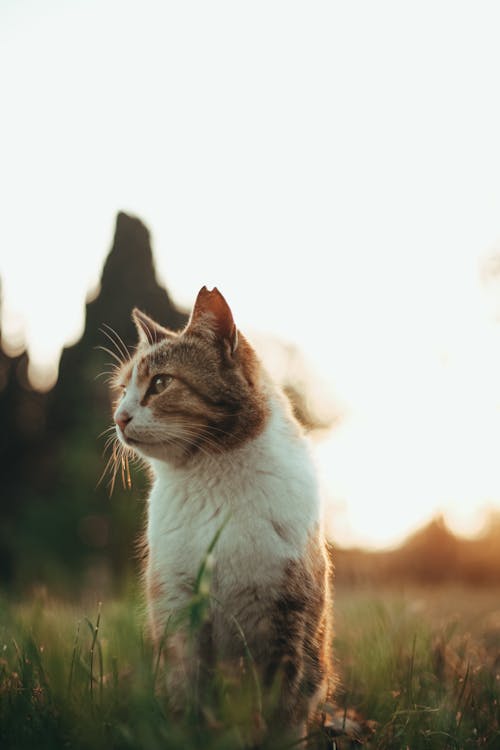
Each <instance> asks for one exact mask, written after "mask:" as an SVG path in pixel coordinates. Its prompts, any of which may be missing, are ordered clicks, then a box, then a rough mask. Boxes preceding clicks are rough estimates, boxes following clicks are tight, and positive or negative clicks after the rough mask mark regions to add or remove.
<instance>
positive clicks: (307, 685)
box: [114, 287, 333, 737]
mask: <svg viewBox="0 0 500 750" xmlns="http://www.w3.org/2000/svg"><path fill="white" fill-rule="evenodd" d="M133 319H134V322H135V324H136V328H137V331H138V336H139V343H138V346H137V350H136V352H135V354H134V356H133V357H132V358H131V360H130V361H129V362H127V363H125V364H124V365H123V366H122V368H121V369H120V371H119V372H118V375H117V378H116V385H117V387H118V388H121V389H122V395H121V398H120V400H119V402H118V404H117V406H116V411H115V413H114V421H115V422H116V431H117V434H118V437H119V439H120V441H121V442H122V444H123V445H124V446H126V447H127V448H129V449H132V450H133V451H134V452H135V453H136V454H138V455H139V456H140V457H142V458H143V459H145V460H146V462H147V463H148V464H149V465H150V467H151V469H152V473H153V483H152V488H151V492H150V496H149V502H148V519H147V530H146V545H147V564H146V570H145V582H146V598H147V609H148V617H149V623H150V628H151V635H152V637H153V640H154V641H155V642H156V643H157V644H158V643H159V642H160V641H161V639H162V637H163V635H164V633H165V632H167V631H168V629H169V622H170V618H172V617H173V616H174V617H175V616H176V615H178V614H179V613H181V612H182V611H185V610H186V608H187V607H189V603H190V601H192V597H193V591H194V589H195V585H196V581H197V579H198V580H199V573H200V569H202V568H203V566H204V564H205V563H206V562H207V550H208V549H209V547H213V552H212V555H211V556H210V558H209V562H210V566H209V567H210V568H211V571H210V573H211V575H210V607H209V612H208V614H207V615H206V617H205V620H204V624H203V627H202V628H200V631H199V633H198V635H197V641H196V648H195V651H194V653H193V650H192V649H190V648H189V643H188V640H189V639H188V635H187V631H186V628H184V629H183V628H182V627H180V628H179V629H177V630H175V632H174V633H173V635H172V636H171V637H169V638H168V648H167V661H168V670H167V679H168V682H169V692H170V695H171V697H172V700H173V703H174V704H176V705H177V704H179V706H182V703H183V702H186V701H188V700H189V696H192V695H193V692H194V690H195V682H196V680H197V679H199V674H200V664H202V665H204V668H205V667H206V668H207V669H209V668H210V666H211V665H213V664H214V662H217V663H222V664H225V665H227V664H233V665H240V664H241V663H242V660H243V658H244V657H245V654H247V655H248V653H250V654H251V657H252V660H253V664H254V665H255V667H256V669H257V672H258V678H259V680H260V682H261V684H262V686H263V688H264V689H265V688H269V689H271V687H272V686H273V685H276V684H278V685H279V689H278V693H279V698H278V705H277V708H276V709H275V715H273V717H271V721H272V722H277V723H278V724H279V725H280V726H283V727H288V728H291V729H292V731H293V732H294V736H296V737H300V736H303V735H304V734H305V733H306V726H307V724H308V722H309V721H310V720H311V719H313V718H314V716H315V714H316V713H317V711H318V707H319V706H320V705H321V704H322V702H323V701H325V700H326V698H327V696H329V695H330V691H331V688H332V685H333V670H332V661H331V647H332V601H331V566H330V562H329V556H328V554H327V548H326V542H325V538H324V532H323V521H322V505H321V500H320V493H319V490H318V483H317V478H316V474H315V467H314V463H313V460H312V458H311V455H310V452H309V447H308V443H307V442H306V439H305V438H304V435H303V431H302V428H301V427H300V425H299V424H298V422H297V421H296V419H295V418H294V416H293V415H292V411H291V407H290V404H289V402H288V400H287V399H286V397H285V396H284V394H283V393H282V392H281V390H280V389H279V388H278V387H277V386H276V385H275V383H274V382H273V380H272V379H271V377H270V376H269V375H268V374H267V372H266V371H265V369H264V367H263V366H262V364H261V362H260V361H259V358H258V356H257V354H256V353H255V351H254V349H253V348H252V346H251V345H250V343H249V342H248V341H247V339H246V338H245V337H244V336H243V335H242V334H241V333H240V332H239V330H238V329H237V328H236V325H235V323H234V320H233V315H232V313H231V310H230V308H229V306H228V304H227V302H226V300H225V299H224V297H223V296H222V294H221V293H220V292H219V291H218V290H217V289H216V288H214V289H213V290H212V291H209V290H208V289H207V288H206V287H203V288H202V289H201V290H200V292H199V294H198V296H197V299H196V302H195V305H194V308H193V311H192V314H191V317H190V319H189V322H188V324H187V326H186V328H185V329H184V330H183V331H181V332H179V333H174V332H172V331H170V330H167V329H166V328H164V327H163V326H161V325H160V324H158V323H157V322H155V321H153V320H152V319H151V318H149V317H148V316H147V315H146V314H145V313H143V312H141V311H140V310H138V309H137V308H136V309H134V311H133ZM207 665H208V666H207Z"/></svg>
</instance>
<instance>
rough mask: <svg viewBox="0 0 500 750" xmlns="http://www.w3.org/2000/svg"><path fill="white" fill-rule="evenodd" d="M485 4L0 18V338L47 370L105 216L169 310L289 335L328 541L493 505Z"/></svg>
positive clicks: (452, 517)
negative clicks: (316, 417)
mask: <svg viewBox="0 0 500 750" xmlns="http://www.w3.org/2000/svg"><path fill="white" fill-rule="evenodd" d="M499 20H500V9H498V5H497V3H492V2H491V3H489V2H483V3H481V4H478V3H473V2H449V3H448V2H440V1H439V0H437V1H436V0H434V1H433V2H420V3H418V4H416V3H414V4H409V3H400V2H391V3H389V2H383V1H382V2H377V3H372V2H357V3H341V2H327V3H326V2H325V3H322V2H314V3H310V2H308V3H306V2H301V3H297V2H293V0H292V1H290V0H287V2H269V1H266V2H259V1H258V0H257V1H255V2H253V3H237V2H234V1H233V2H211V3H203V2H189V3H173V2H168V1H167V2H148V1H147V0H146V1H145V2H141V3H131V2H126V1H123V0H122V1H121V2H114V1H107V0H101V1H100V2H96V1H95V0H85V2H83V1H81V2H80V1H79V0H72V1H71V2H68V1H66V2H62V1H60V2H58V1H56V0H46V1H45V2H44V3H43V4H42V3H37V2H35V1H32V2H29V1H28V0H3V2H2V4H1V5H0V71H2V72H1V73H0V93H1V101H2V117H1V118H0V164H1V168H0V206H1V209H0V210H1V221H0V279H1V283H2V303H3V305H2V307H3V309H2V330H3V339H4V342H5V345H6V346H8V347H10V349H11V350H12V351H13V350H14V349H15V348H16V346H20V345H21V343H22V342H23V341H24V342H25V343H26V345H27V346H28V348H29V351H30V355H31V358H32V365H33V375H34V376H35V377H38V378H39V381H40V382H41V380H43V379H44V378H45V379H46V380H47V382H48V381H49V380H50V378H53V377H54V375H55V371H56V370H55V368H56V366H57V360H58V357H59V353H60V350H61V347H62V346H63V345H65V344H67V343H70V342H73V341H75V340H76V339H77V338H78V336H79V335H80V334H81V331H82V326H83V312H84V301H85V298H86V295H87V294H89V292H91V291H92V290H93V289H95V287H96V284H97V283H98V279H99V275H100V271H101V268H102V263H103V261H104V258H105V256H106V254H107V252H108V251H109V248H110V245H111V241H112V236H113V228H114V222H115V218H116V213H117V212H118V211H119V210H124V211H127V212H130V213H132V214H134V215H136V216H139V217H140V218H141V219H142V220H143V221H144V222H145V223H146V224H147V225H148V227H149V228H150V230H151V232H152V238H153V244H154V251H155V256H156V261H157V268H158V274H159V277H160V278H161V280H162V281H163V282H164V283H166V285H167V286H168V289H169V291H170V292H171V294H172V296H173V297H174V299H175V300H176V302H178V303H179V304H181V305H184V306H186V307H187V306H189V305H191V304H192V302H193V301H194V298H195V296H196V293H197V291H198V289H199V288H200V287H201V286H202V285H204V284H207V285H208V286H213V285H216V286H218V288H219V289H221V291H222V292H223V293H224V294H225V296H226V298H227V299H228V301H229V302H230V304H231V307H232V309H233V312H234V315H235V318H236V320H237V322H238V324H239V327H240V328H241V329H242V330H246V329H248V330H250V329H256V330H260V331H264V332H269V333H272V334H276V335H279V336H281V337H283V338H285V339H287V340H290V341H293V342H294V343H296V344H297V345H298V346H299V347H300V348H301V349H302V350H303V351H304V352H305V354H306V356H307V357H308V358H309V360H310V362H311V363H312V364H313V366H314V367H315V368H316V369H317V371H318V372H319V373H320V374H321V376H323V377H324V378H325V379H326V380H327V381H328V382H329V383H330V385H331V387H332V389H333V391H334V393H335V396H336V398H337V399H338V402H339V404H340V405H341V406H342V410H343V413H344V419H343V420H342V422H341V423H340V425H339V426H338V427H337V429H336V430H335V431H334V432H332V434H331V435H330V436H328V437H327V438H326V439H325V440H324V441H323V442H322V443H321V444H319V445H318V446H317V455H318V464H319V470H320V473H321V475H322V477H323V481H324V486H325V494H326V496H327V498H328V508H329V528H330V529H331V533H332V535H333V537H334V538H335V539H337V540H338V541H339V542H340V543H345V544H363V545H367V546H372V547H380V546H390V545H393V544H396V543H398V542H399V541H401V540H402V539H403V538H404V536H405V535H406V534H407V533H408V532H410V531H411V530H413V529H414V528H415V527H416V526H418V525H420V524H422V523H425V522H426V521H428V520H430V518H432V517H433V515H435V514H436V513H441V512H442V513H444V514H445V517H446V519H447V521H448V522H449V524H450V525H451V527H452V528H453V529H454V530H455V531H457V532H460V533H464V534H472V533H475V532H477V531H478V530H479V529H480V528H481V524H482V523H483V521H484V514H485V513H486V511H487V509H488V508H490V507H499V508H500V476H499V471H498V464H499V462H498V455H499V448H500V385H499V384H500V348H499V333H500V325H499V323H498V315H499V312H500V288H499V285H498V284H495V283H493V282H488V283H487V282H486V281H485V275H484V268H485V265H486V264H487V262H488V258H490V257H491V255H492V254H494V253H495V252H499V251H500V138H499V135H498V134H499V133H500V99H499V97H498V79H499V73H500V46H499V45H498V39H497V29H498V21H499Z"/></svg>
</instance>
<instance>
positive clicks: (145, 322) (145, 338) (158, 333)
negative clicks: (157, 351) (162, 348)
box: [132, 307, 175, 345]
mask: <svg viewBox="0 0 500 750" xmlns="http://www.w3.org/2000/svg"><path fill="white" fill-rule="evenodd" d="M132 320H133V321H134V323H135V327H136V328H137V333H138V334H139V343H144V344H150V345H151V344H157V343H158V342H159V341H163V340H164V339H171V338H174V337H175V334H174V333H172V331H169V330H168V328H163V326H161V325H160V324H159V323H156V321H154V320H153V319H152V318H150V317H149V315H146V313H143V312H142V311H141V310H139V309H138V308H137V307H134V309H133V310H132Z"/></svg>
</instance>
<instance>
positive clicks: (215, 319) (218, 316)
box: [188, 286, 238, 354]
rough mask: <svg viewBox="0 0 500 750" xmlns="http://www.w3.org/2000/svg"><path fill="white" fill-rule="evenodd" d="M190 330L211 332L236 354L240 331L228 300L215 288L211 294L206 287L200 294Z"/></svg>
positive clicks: (189, 326) (192, 314) (191, 319)
mask: <svg viewBox="0 0 500 750" xmlns="http://www.w3.org/2000/svg"><path fill="white" fill-rule="evenodd" d="M188 328H191V329H197V328H198V329H201V330H205V331H206V330H209V331H210V332H211V333H212V334H213V335H215V337H216V338H217V339H220V340H222V341H224V342H227V343H228V345H229V351H230V353H231V354H234V352H235V351H236V349H237V347H238V330H237V328H236V326H235V323H234V320H233V314H232V312H231V309H230V307H229V305H228V304H227V302H226V300H225V299H224V297H223V296H222V294H221V293H220V292H219V290H218V289H217V287H214V288H213V289H212V291H211V292H209V291H208V289H207V287H206V286H204V287H203V288H202V289H200V291H199V292H198V296H197V298H196V302H195V303H194V308H193V312H192V313H191V318H190V321H189V324H188Z"/></svg>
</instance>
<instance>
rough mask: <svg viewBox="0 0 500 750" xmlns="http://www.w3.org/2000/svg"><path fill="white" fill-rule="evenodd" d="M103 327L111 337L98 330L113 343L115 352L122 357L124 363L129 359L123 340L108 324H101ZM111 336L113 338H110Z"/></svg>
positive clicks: (128, 352)
mask: <svg viewBox="0 0 500 750" xmlns="http://www.w3.org/2000/svg"><path fill="white" fill-rule="evenodd" d="M103 326H105V327H106V328H107V329H108V331H110V333H111V334H112V335H109V334H107V333H106V331H103V330H102V328H101V329H100V330H101V331H102V333H104V335H105V336H107V337H108V338H109V340H110V341H112V342H113V343H114V345H115V346H116V348H117V350H118V351H119V352H120V353H122V354H123V355H124V358H125V361H127V360H129V359H130V351H129V348H128V346H127V345H126V343H125V342H124V340H123V339H122V337H121V336H120V334H119V333H118V331H115V329H114V328H113V327H112V326H110V325H109V324H108V323H103ZM112 336H113V337H114V338H112Z"/></svg>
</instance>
